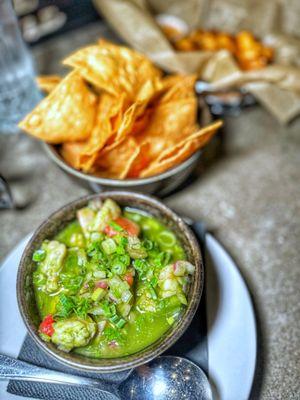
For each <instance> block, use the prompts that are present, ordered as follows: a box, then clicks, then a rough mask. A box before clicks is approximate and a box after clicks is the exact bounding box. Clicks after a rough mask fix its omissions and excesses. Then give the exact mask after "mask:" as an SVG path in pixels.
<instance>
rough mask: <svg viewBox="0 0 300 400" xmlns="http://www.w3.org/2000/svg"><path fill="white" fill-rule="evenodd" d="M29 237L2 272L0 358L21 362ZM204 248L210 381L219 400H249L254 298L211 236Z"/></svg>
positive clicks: (0, 391) (3, 395)
mask: <svg viewBox="0 0 300 400" xmlns="http://www.w3.org/2000/svg"><path fill="white" fill-rule="evenodd" d="M29 237H30V235H28V236H27V237H26V238H24V239H23V240H22V241H21V242H20V243H19V244H18V246H16V247H15V249H14V250H13V251H12V252H11V253H10V254H9V255H8V257H7V258H6V259H5V261H4V263H3V264H2V266H1V268H0V353H3V354H7V355H10V356H12V357H17V356H18V354H19V351H20V348H21V345H22V343H23V340H24V337H25V334H26V331H25V327H24V325H23V322H22V320H21V316H20V314H19V311H18V307H17V299H16V289H15V287H16V274H17V268H18V264H19V260H20V257H21V254H22V252H23V249H24V247H25V245H26V243H27V241H28V240H29ZM206 245H207V252H208V256H207V258H208V259H207V268H206V269H207V272H206V297H207V299H206V304H207V320H208V321H207V323H208V368H209V379H210V381H211V383H212V386H213V387H214V390H215V395H216V396H215V397H216V399H220V400H247V399H248V398H249V395H250V391H251V386H252V382H253V378H254V371H255V363H256V324H255V315H254V310H253V306H252V302H251V298H250V295H249V292H248V289H247V287H246V285H245V282H244V280H243V278H242V276H241V274H240V272H239V270H238V268H237V266H236V265H235V263H234V262H233V260H232V259H231V257H230V256H229V255H228V253H227V252H226V251H225V249H224V248H223V247H222V246H221V245H220V244H219V243H218V242H217V240H216V239H215V238H214V237H213V236H211V235H210V234H208V235H207V238H206ZM195 350H196V349H193V351H192V352H191V354H188V356H189V357H190V358H191V359H193V358H195V357H194V356H193V355H194V354H195V353H194V352H195ZM6 386H7V382H6V381H0V399H2V400H12V399H15V400H16V399H22V398H23V397H21V396H15V395H12V394H9V393H7V392H6ZM23 399H25V398H23ZM27 399H28V398H27Z"/></svg>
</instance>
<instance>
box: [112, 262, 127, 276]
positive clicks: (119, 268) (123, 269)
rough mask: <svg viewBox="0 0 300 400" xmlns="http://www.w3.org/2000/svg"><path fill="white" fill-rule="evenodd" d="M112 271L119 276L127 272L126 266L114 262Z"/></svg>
mask: <svg viewBox="0 0 300 400" xmlns="http://www.w3.org/2000/svg"><path fill="white" fill-rule="evenodd" d="M111 271H112V272H113V273H114V274H117V275H123V274H124V273H125V272H126V266H125V265H124V264H122V263H120V262H118V261H116V262H114V264H113V265H112V268H111Z"/></svg>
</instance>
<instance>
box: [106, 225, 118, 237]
mask: <svg viewBox="0 0 300 400" xmlns="http://www.w3.org/2000/svg"><path fill="white" fill-rule="evenodd" d="M103 232H104V233H105V235H107V236H109V237H113V236H115V235H117V234H118V232H117V231H116V230H115V229H114V228H113V227H112V226H110V225H106V227H105V228H104V231H103Z"/></svg>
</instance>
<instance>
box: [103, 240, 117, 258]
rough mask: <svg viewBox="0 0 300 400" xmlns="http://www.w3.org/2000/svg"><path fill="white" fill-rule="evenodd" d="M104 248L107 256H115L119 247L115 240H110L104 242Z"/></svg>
mask: <svg viewBox="0 0 300 400" xmlns="http://www.w3.org/2000/svg"><path fill="white" fill-rule="evenodd" d="M102 248H103V250H104V252H105V253H106V254H113V253H114V252H115V251H116V249H117V245H116V242H115V241H114V239H111V238H110V239H106V240H104V241H103V242H102Z"/></svg>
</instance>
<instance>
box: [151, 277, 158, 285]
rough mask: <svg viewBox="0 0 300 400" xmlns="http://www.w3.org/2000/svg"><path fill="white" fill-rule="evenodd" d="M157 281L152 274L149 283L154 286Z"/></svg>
mask: <svg viewBox="0 0 300 400" xmlns="http://www.w3.org/2000/svg"><path fill="white" fill-rule="evenodd" d="M157 283H158V279H157V278H156V276H153V278H151V280H150V285H151V286H153V287H155V286H156V285H157Z"/></svg>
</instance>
